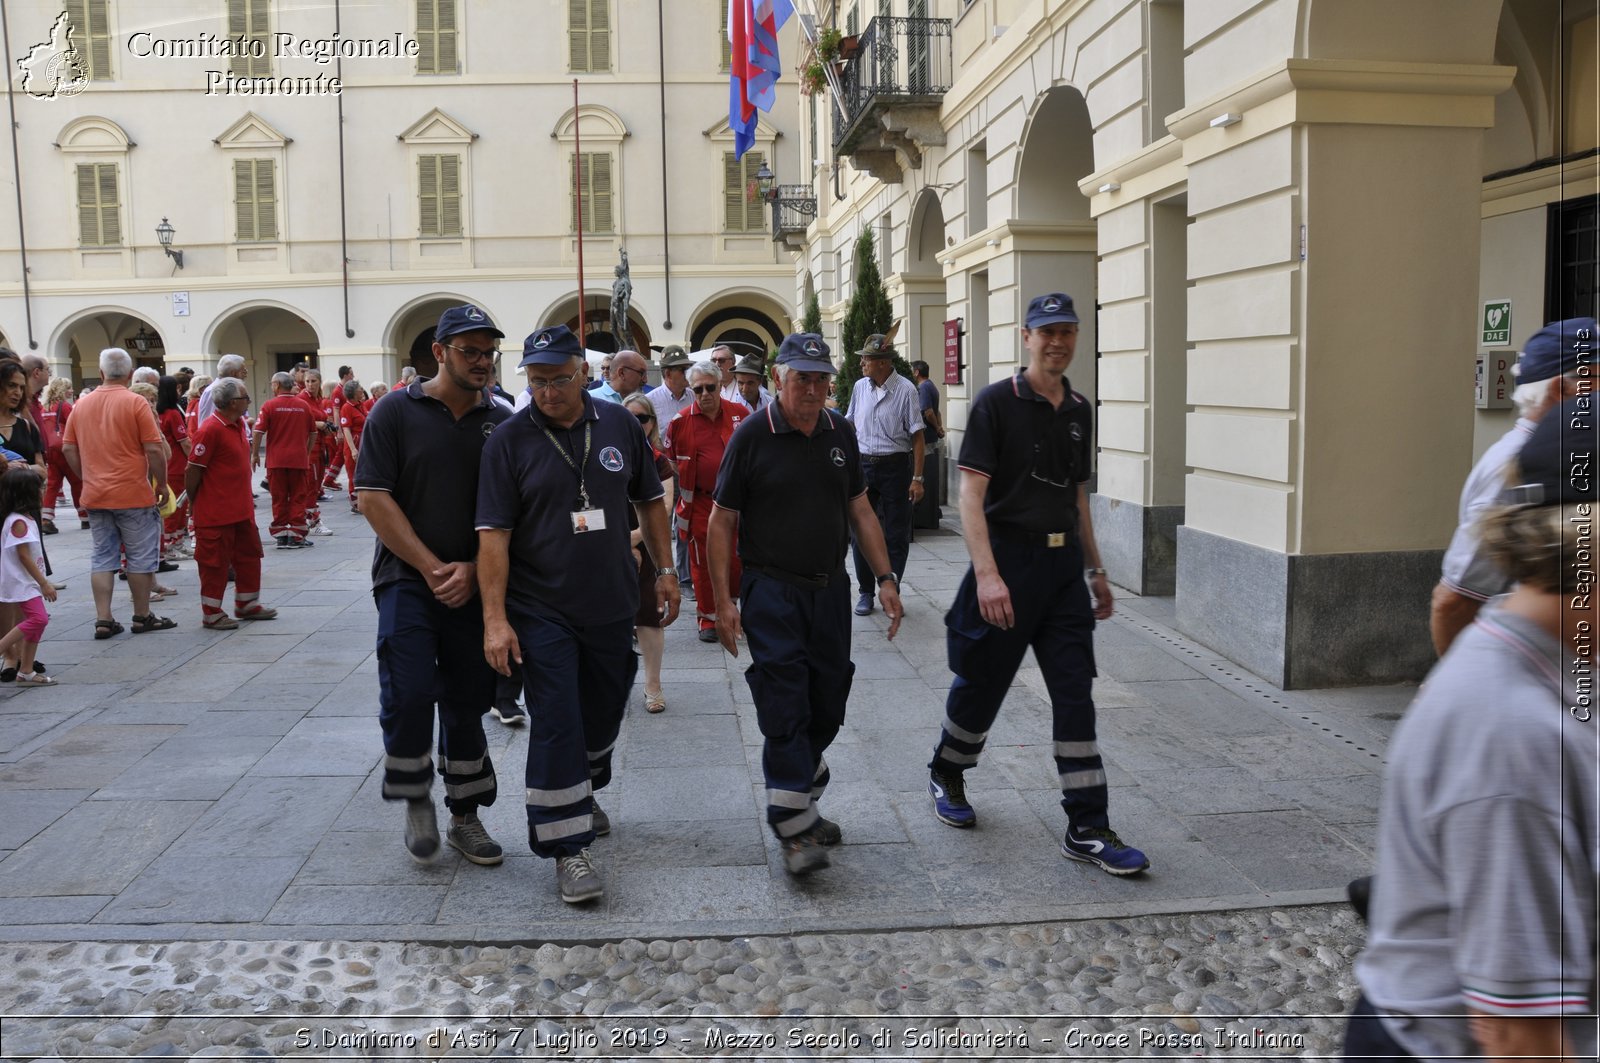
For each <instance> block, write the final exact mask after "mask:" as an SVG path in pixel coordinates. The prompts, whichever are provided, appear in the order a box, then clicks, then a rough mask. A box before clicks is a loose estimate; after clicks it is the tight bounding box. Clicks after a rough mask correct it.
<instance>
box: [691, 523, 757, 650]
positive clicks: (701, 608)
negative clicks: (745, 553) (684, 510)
mask: <svg viewBox="0 0 1600 1063" xmlns="http://www.w3.org/2000/svg"><path fill="white" fill-rule="evenodd" d="M706 528H707V525H704V524H690V525H689V580H690V582H691V583H693V584H694V612H695V617H696V619H698V620H699V622H700V626H701V627H715V626H716V623H717V595H716V592H715V591H714V590H713V589H712V587H711V560H710V558H709V557H707V556H706V542H707V539H708V536H707V534H706ZM728 567H729V569H730V571H729V572H728V593H729V594H731V595H733V598H734V600H735V601H737V600H738V599H739V580H740V578H741V577H742V576H743V574H744V568H743V567H742V566H741V565H740V564H739V554H738V552H737V551H735V553H734V555H733V558H732V559H731V560H730V561H729V564H728Z"/></svg>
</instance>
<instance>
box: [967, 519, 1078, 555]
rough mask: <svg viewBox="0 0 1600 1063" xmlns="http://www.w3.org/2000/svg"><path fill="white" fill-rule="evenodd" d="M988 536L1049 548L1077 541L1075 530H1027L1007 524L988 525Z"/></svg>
mask: <svg viewBox="0 0 1600 1063" xmlns="http://www.w3.org/2000/svg"><path fill="white" fill-rule="evenodd" d="M989 537H990V538H992V539H1000V540H1002V541H1004V542H1008V543H1018V544H1020V545H1022V546H1043V547H1047V548H1050V549H1054V548H1056V547H1061V546H1075V545H1077V542H1078V533H1077V532H1076V531H1053V532H1041V531H1028V530H1027V529H1026V528H1018V527H1014V526H1012V525H1009V524H994V523H992V522H991V523H990V525H989Z"/></svg>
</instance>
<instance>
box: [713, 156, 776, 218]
mask: <svg viewBox="0 0 1600 1063" xmlns="http://www.w3.org/2000/svg"><path fill="white" fill-rule="evenodd" d="M764 159H765V157H764V156H763V155H762V153H761V152H759V151H747V152H745V153H744V158H742V159H736V158H734V157H733V152H731V151H725V152H723V153H722V202H723V219H724V224H723V228H724V229H725V230H726V231H728V232H730V233H758V232H761V231H762V230H764V229H765V228H766V227H767V226H766V219H765V218H764V217H763V215H762V210H761V208H762V201H761V186H760V185H759V184H758V183H757V181H756V173H757V171H759V170H760V169H761V163H762V162H763V161H764Z"/></svg>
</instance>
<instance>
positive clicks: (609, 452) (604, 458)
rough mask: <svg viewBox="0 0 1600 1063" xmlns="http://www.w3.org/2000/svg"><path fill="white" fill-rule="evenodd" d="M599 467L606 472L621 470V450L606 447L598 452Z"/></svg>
mask: <svg viewBox="0 0 1600 1063" xmlns="http://www.w3.org/2000/svg"><path fill="white" fill-rule="evenodd" d="M600 467H601V468H602V469H605V470H607V471H608V472H621V471H622V451H620V450H618V449H617V448H616V447H606V448H605V449H604V450H602V451H601V452H600Z"/></svg>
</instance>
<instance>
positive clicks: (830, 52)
mask: <svg viewBox="0 0 1600 1063" xmlns="http://www.w3.org/2000/svg"><path fill="white" fill-rule="evenodd" d="M843 39H844V38H843V36H842V35H841V34H840V33H839V30H838V29H837V28H836V27H834V26H825V27H823V29H822V31H821V32H820V33H818V34H817V58H818V59H820V60H822V61H823V62H824V63H831V62H833V61H834V60H835V59H838V58H839V42H840V41H841V40H843Z"/></svg>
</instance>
